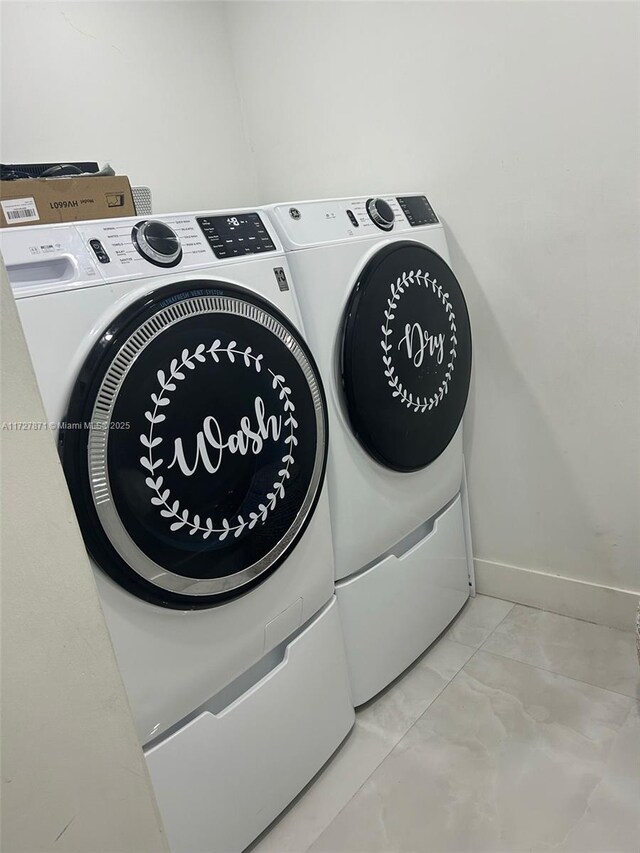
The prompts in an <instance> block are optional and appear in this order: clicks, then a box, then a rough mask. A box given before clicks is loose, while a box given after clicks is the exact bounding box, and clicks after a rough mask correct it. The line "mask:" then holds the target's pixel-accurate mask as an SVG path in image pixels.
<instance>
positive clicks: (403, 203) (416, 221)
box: [398, 195, 438, 227]
mask: <svg viewBox="0 0 640 853" xmlns="http://www.w3.org/2000/svg"><path fill="white" fill-rule="evenodd" d="M398 204H399V205H400V207H401V209H402V212H403V213H404V215H405V216H406V217H407V222H408V223H409V225H413V226H414V227H415V226H417V225H434V224H435V223H436V222H437V221H438V217H437V216H436V215H435V213H434V212H433V208H432V207H431V205H430V204H429V202H428V201H427V199H426V197H425V196H423V195H410V196H404V197H403V198H399V199H398Z"/></svg>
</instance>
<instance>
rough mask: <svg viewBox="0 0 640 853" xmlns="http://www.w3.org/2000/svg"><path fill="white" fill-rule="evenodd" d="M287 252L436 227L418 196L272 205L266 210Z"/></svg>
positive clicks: (423, 198)
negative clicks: (303, 247) (418, 228)
mask: <svg viewBox="0 0 640 853" xmlns="http://www.w3.org/2000/svg"><path fill="white" fill-rule="evenodd" d="M269 211H270V214H271V216H272V217H273V221H274V224H275V226H276V228H277V230H278V233H279V235H280V237H281V239H282V242H283V243H284V245H285V248H287V249H295V248H299V247H302V246H313V245H322V244H324V243H333V242H338V241H341V240H353V239H357V238H360V237H376V236H381V235H382V234H393V235H394V236H395V234H397V233H402V232H410V231H411V230H412V229H413V228H417V227H426V226H432V225H439V224H440V223H439V221H438V217H437V216H436V214H435V212H434V210H433V208H432V207H431V205H430V204H429V201H428V200H427V197H426V196H425V195H423V194H421V193H406V194H404V195H392V196H387V195H384V196H369V197H363V198H340V199H326V200H323V201H304V202H292V203H288V204H276V205H273V206H272V207H271V208H269Z"/></svg>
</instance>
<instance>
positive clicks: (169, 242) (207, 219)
mask: <svg viewBox="0 0 640 853" xmlns="http://www.w3.org/2000/svg"><path fill="white" fill-rule="evenodd" d="M76 227H77V229H78V231H79V232H80V233H81V235H82V237H83V238H84V240H85V242H86V245H87V246H88V247H89V249H90V251H91V252H92V254H93V255H94V257H95V259H96V260H97V261H98V265H99V269H100V273H101V275H102V277H103V278H104V279H107V280H111V279H116V278H122V277H123V276H142V275H153V274H154V273H157V272H159V268H160V269H164V270H166V271H167V272H180V271H181V270H183V269H187V268H195V267H204V266H207V265H210V264H211V263H216V261H221V262H224V261H233V260H239V259H240V258H243V257H246V256H247V255H257V254H263V253H266V252H278V251H282V249H281V248H280V247H279V246H278V245H277V238H275V235H274V234H273V233H272V232H270V231H269V230H268V226H267V225H266V224H265V222H264V221H263V219H262V218H261V216H260V214H259V213H257V212H255V211H246V212H245V211H237V212H236V211H233V212H229V213H217V212H216V213H211V214H206V213H203V214H175V215H173V216H161V217H157V218H153V219H140V218H137V219H136V218H132V217H127V218H126V219H102V220H99V221H96V222H78V223H76Z"/></svg>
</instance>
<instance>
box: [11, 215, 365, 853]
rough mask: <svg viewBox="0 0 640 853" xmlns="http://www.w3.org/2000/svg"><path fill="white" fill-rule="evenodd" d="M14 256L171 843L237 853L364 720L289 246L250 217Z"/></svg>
mask: <svg viewBox="0 0 640 853" xmlns="http://www.w3.org/2000/svg"><path fill="white" fill-rule="evenodd" d="M0 247H1V249H2V254H3V256H4V260H5V263H6V265H7V270H8V274H9V279H10V282H11V284H12V287H13V292H14V295H15V298H16V301H17V305H18V310H19V315H20V319H21V321H22V324H23V327H24V331H25V335H26V338H27V342H28V345H29V348H30V352H31V356H32V360H33V365H34V368H35V373H36V376H37V380H38V383H39V387H40V390H41V393H42V398H43V400H44V406H45V410H46V413H47V417H48V418H49V420H50V428H51V430H52V442H53V441H54V438H55V440H57V441H58V444H59V450H60V456H61V460H62V465H63V468H64V472H65V474H66V478H67V482H68V485H69V490H70V493H71V497H72V499H73V503H74V506H75V510H76V513H77V516H78V520H79V523H80V528H81V531H82V534H83V537H84V539H85V542H86V546H87V549H88V551H89V554H90V556H91V559H92V561H93V565H94V568H95V578H96V582H97V585H98V589H99V593H100V597H101V600H102V606H103V609H104V614H105V618H106V621H107V624H108V627H109V630H110V633H111V637H112V640H113V645H114V648H115V652H116V656H117V659H118V663H119V666H120V669H121V672H122V677H123V680H124V683H125V687H126V690H127V693H128V696H129V700H130V703H131V708H132V711H133V715H134V718H135V722H136V726H137V731H138V735H139V738H140V741H141V743H142V745H143V747H144V751H145V755H146V758H147V762H148V766H149V770H150V773H151V778H152V781H153V784H154V788H155V792H156V796H157V799H158V803H159V806H160V811H161V814H162V817H163V821H164V824H165V827H166V831H167V835H168V839H169V843H170V845H171V848H172V850H173V851H174V853H180V852H181V851H198V853H203V851H221V853H230V851H240V850H242V849H243V848H244V847H246V846H247V845H248V844H249V843H250V842H251V841H252V840H253V839H254V838H255V837H256V836H257V835H258V834H259V833H260V832H261V831H262V830H263V829H264V828H265V827H266V826H267V825H268V824H269V823H270V822H271V821H272V820H273V819H274V818H275V817H276V815H277V814H278V813H279V812H280V811H281V810H282V809H283V808H284V807H285V806H286V805H287V804H288V803H289V802H290V801H291V799H292V798H293V797H294V796H295V795H296V794H297V793H298V792H299V791H300V790H301V788H302V787H303V786H304V785H305V784H306V783H307V782H308V781H309V780H310V779H311V777H312V776H313V775H314V774H315V773H316V772H317V771H318V770H319V769H320V767H321V766H322V765H323V763H324V762H325V761H326V760H327V759H328V758H329V757H330V755H331V754H332V752H333V751H334V750H335V749H336V748H337V747H338V745H339V744H340V742H341V741H342V740H343V738H344V737H345V736H346V734H347V733H348V731H349V729H350V727H351V725H352V723H353V718H354V713H353V705H352V702H351V700H350V695H349V682H348V671H347V663H346V659H345V653H344V645H343V637H342V632H341V627H340V621H339V617H338V607H337V605H336V600H335V596H334V564H333V554H332V544H331V531H330V522H329V509H328V501H327V494H326V489H325V486H324V479H325V463H326V455H327V445H328V428H327V413H326V405H325V397H324V391H323V387H322V383H321V380H320V378H319V375H318V371H317V368H316V365H315V363H314V359H313V357H312V355H311V353H310V352H309V349H308V347H307V344H306V343H305V340H304V338H303V335H302V330H301V324H300V319H299V315H298V313H297V310H296V307H295V304H294V300H293V298H292V293H291V289H290V287H291V276H290V272H289V268H288V264H287V261H286V258H285V256H284V254H283V251H282V246H281V244H280V242H279V240H278V237H277V235H276V234H275V232H274V231H273V229H272V228H271V227H270V225H269V223H268V221H267V219H266V217H265V216H264V215H263V214H261V213H260V212H259V211H257V210H235V211H223V212H203V213H190V214H178V215H170V216H161V217H158V218H156V219H154V220H140V219H139V218H127V219H107V220H102V221H94V222H79V223H75V224H60V225H54V226H21V227H18V228H15V229H14V230H11V229H4V230H3V231H2V232H0ZM69 713H71V714H72V713H73V709H70V710H69Z"/></svg>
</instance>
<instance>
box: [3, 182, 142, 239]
mask: <svg viewBox="0 0 640 853" xmlns="http://www.w3.org/2000/svg"><path fill="white" fill-rule="evenodd" d="M135 215H136V209H135V205H134V203H133V196H132V194H131V185H130V184H129V179H128V178H126V177H124V175H113V176H112V177H103V178H92V177H77V178H76V177H72V178H32V179H31V180H28V179H25V180H22V179H20V180H17V181H0V227H2V228H6V227H7V226H9V227H15V226H16V225H51V224H52V223H56V222H78V221H80V220H84V219H107V218H109V217H112V216H135Z"/></svg>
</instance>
